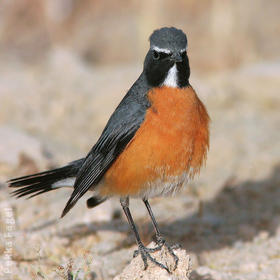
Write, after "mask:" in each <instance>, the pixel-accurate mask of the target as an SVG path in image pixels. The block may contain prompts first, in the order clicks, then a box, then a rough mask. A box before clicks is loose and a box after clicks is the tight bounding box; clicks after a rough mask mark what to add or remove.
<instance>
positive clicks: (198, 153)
mask: <svg viewBox="0 0 280 280" xmlns="http://www.w3.org/2000/svg"><path fill="white" fill-rule="evenodd" d="M189 76H190V66H189V60H188V56H187V37H186V35H185V33H184V32H183V31H182V30H180V29H176V28H174V27H164V28H161V29H158V30H155V31H154V32H153V33H152V35H151V36H150V48H149V51H148V53H147V55H146V58H145V61H144V68H143V72H142V73H141V75H140V77H139V78H138V79H137V80H136V82H135V83H134V84H133V85H132V87H131V88H130V90H129V91H128V92H127V94H126V95H125V97H124V98H123V99H122V101H121V102H120V104H119V105H118V107H117V108H116V110H115V111H114V113H113V114H112V115H111V117H110V119H109V121H108V123H107V125H106V126H105V128H104V130H103V132H102V134H101V136H100V138H99V139H98V141H97V142H96V144H95V145H94V146H93V147H92V149H91V150H90V152H89V153H88V155H87V156H86V157H85V158H82V159H79V160H76V161H73V162H71V163H69V164H68V165H66V166H64V167H61V168H57V169H53V170H49V171H44V172H41V173H37V174H33V175H28V176H24V177H20V178H15V179H11V180H10V181H8V183H9V186H10V187H13V188H17V189H16V190H15V191H13V194H14V195H15V196H17V197H22V196H27V195H29V196H30V197H33V196H36V195H39V194H42V193H45V192H48V191H52V190H55V189H57V188H61V187H65V186H72V187H73V189H74V190H73V192H72V195H71V197H70V198H69V200H68V202H67V204H66V206H65V208H64V210H63V212H62V215H61V217H63V216H65V215H66V214H67V213H68V211H69V210H70V209H71V208H72V207H73V206H74V205H75V204H76V202H77V201H78V200H79V199H80V198H81V197H82V196H83V195H84V194H85V193H86V192H87V191H92V192H93V195H92V197H91V198H89V199H88V200H87V206H88V207H89V208H92V207H95V206H97V205H99V204H100V203H102V202H104V201H105V200H106V199H108V198H110V197H113V196H117V197H119V198H120V203H121V205H122V208H123V210H124V213H125V215H126V217H127V220H128V222H129V224H130V227H131V229H132V231H133V232H134V235H135V238H136V242H137V244H138V247H139V249H138V251H137V253H136V254H140V255H141V257H142V260H143V262H144V268H145V269H146V268H147V266H148V260H150V261H151V262H153V263H155V264H156V265H158V266H160V267H162V268H164V269H166V270H167V271H168V268H167V267H166V266H165V265H164V264H162V263H159V262H158V261H157V260H156V259H155V258H153V257H152V253H153V252H155V251H157V250H160V249H161V248H162V246H167V248H168V251H169V253H170V254H171V255H172V256H173V258H174V260H175V263H176V265H177V262H178V258H177V256H176V255H175V254H174V252H173V248H172V247H171V246H168V245H167V243H166V242H165V240H164V239H163V237H162V236H161V233H160V231H159V228H158V225H157V223H156V220H155V218H154V215H153V213H152V210H151V207H150V205H149V202H148V199H149V198H151V197H155V196H161V195H168V194H172V193H174V192H176V191H177V190H179V189H180V188H181V186H182V185H184V184H185V183H186V182H187V181H188V179H192V178H193V177H194V175H195V174H197V173H198V172H199V170H200V167H201V166H202V165H203V163H204V162H205V160H206V154H207V151H208V148H209V128H208V124H209V116H208V114H207V111H206V109H205V107H204V105H203V104H202V102H201V101H200V99H199V98H198V96H197V94H196V92H195V91H194V89H193V88H192V86H191V85H190V83H189ZM130 197H136V198H141V199H142V200H143V202H144V203H145V206H146V208H147V210H148V213H149V215H150V217H151V220H152V223H153V226H154V229H155V233H156V242H157V247H155V248H147V247H145V246H144V244H143V243H142V241H141V239H140V236H139V234H138V231H137V228H136V226H135V224H134V221H133V219H132V216H131V213H130V210H129V198H130Z"/></svg>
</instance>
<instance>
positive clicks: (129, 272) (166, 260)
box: [114, 242, 190, 280]
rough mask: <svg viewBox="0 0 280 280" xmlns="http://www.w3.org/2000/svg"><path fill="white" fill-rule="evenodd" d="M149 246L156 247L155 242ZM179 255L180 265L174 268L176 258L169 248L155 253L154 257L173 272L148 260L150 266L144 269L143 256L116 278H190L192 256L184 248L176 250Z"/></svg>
mask: <svg viewBox="0 0 280 280" xmlns="http://www.w3.org/2000/svg"><path fill="white" fill-rule="evenodd" d="M148 247H149V248H153V247H155V243H153V242H152V243H151V244H149V246H148ZM174 253H175V254H176V255H177V256H178V258H179V262H178V266H177V268H176V269H175V270H173V269H174V259H173V257H172V256H171V255H170V254H169V252H168V250H167V249H166V248H165V247H163V248H162V249H161V250H160V251H158V252H155V253H153V257H154V258H155V259H156V260H157V261H158V262H160V263H162V264H164V265H166V266H167V267H168V268H169V270H170V271H171V273H168V272H167V271H166V270H164V269H162V268H160V267H158V266H157V265H155V264H153V263H151V262H150V261H148V268H147V269H146V270H144V266H143V261H142V259H141V256H140V255H139V256H137V257H136V258H134V259H133V260H132V261H131V263H130V264H129V265H128V266H127V267H126V268H125V269H124V270H123V272H122V273H121V274H120V275H118V276H116V277H115V278H114V280H134V279H135V280H136V279H142V280H145V279H150V280H167V279H168V280H179V279H180V280H188V279H189V273H190V257H189V255H187V252H186V251H185V250H183V249H177V250H174Z"/></svg>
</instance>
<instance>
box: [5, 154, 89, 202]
mask: <svg viewBox="0 0 280 280" xmlns="http://www.w3.org/2000/svg"><path fill="white" fill-rule="evenodd" d="M83 161H84V159H83V158H82V159H79V160H75V161H73V162H71V163H69V164H68V165H66V166H63V167H61V168H57V169H53V170H48V171H44V172H41V173H36V174H32V175H27V176H24V177H19V178H15V179H11V180H9V181H8V183H9V187H11V188H17V189H16V190H14V191H13V192H12V195H14V196H16V197H17V198H19V197H22V196H28V195H29V197H28V198H31V197H34V196H36V195H39V194H42V193H45V192H48V191H52V190H55V189H57V188H60V187H66V186H70V187H71V186H73V185H74V181H75V177H76V176H77V174H78V171H79V169H80V167H81V166H82V163H83Z"/></svg>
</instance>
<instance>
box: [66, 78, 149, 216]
mask: <svg viewBox="0 0 280 280" xmlns="http://www.w3.org/2000/svg"><path fill="white" fill-rule="evenodd" d="M148 90H149V88H148V86H147V83H146V80H145V78H144V77H143V75H141V76H140V77H139V79H138V80H137V81H136V82H135V84H134V85H133V86H132V88H131V89H130V90H129V91H128V93H127V94H126V96H125V97H124V98H123V100H122V101H121V103H120V104H119V106H118V107H117V108H116V110H115V112H114V113H113V114H112V116H111V117H110V119H109V121H108V123H107V125H106V127H105V129H104V130H103V132H102V134H101V136H100V138H99V140H98V141H97V143H96V144H95V145H94V146H93V147H92V149H91V151H90V152H89V153H88V155H87V157H86V159H85V161H84V163H83V165H82V167H81V169H80V170H79V172H78V175H77V177H76V181H75V185H74V191H73V193H72V195H71V197H70V199H69V200H68V202H67V204H66V206H65V208H64V210H63V212H62V215H61V217H63V216H64V215H66V214H67V212H68V211H69V210H70V209H71V208H72V207H73V206H74V205H75V204H76V202H77V201H78V200H79V199H80V198H81V197H82V196H83V195H84V194H85V193H86V192H87V191H88V189H89V188H90V187H92V186H94V185H97V184H98V183H99V181H100V180H101V178H102V176H103V175H104V173H105V172H106V171H107V170H108V168H109V167H110V166H111V165H112V163H113V162H114V160H115V159H116V158H117V157H118V155H119V154H120V153H121V152H122V151H123V150H124V148H125V147H126V145H127V144H128V143H129V141H130V140H131V139H132V138H133V136H134V134H135V132H136V131H137V130H138V128H139V127H140V125H141V123H142V122H143V120H144V117H145V113H146V110H147V108H148V107H149V102H148V99H147V95H146V94H147V92H148Z"/></svg>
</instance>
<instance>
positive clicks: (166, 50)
mask: <svg viewBox="0 0 280 280" xmlns="http://www.w3.org/2000/svg"><path fill="white" fill-rule="evenodd" d="M152 50H154V51H156V52H163V53H168V54H169V53H171V51H170V50H168V49H162V48H159V47H157V46H153V47H152Z"/></svg>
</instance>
